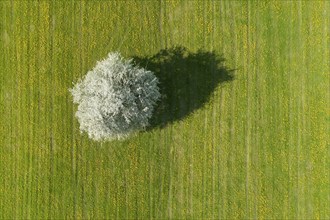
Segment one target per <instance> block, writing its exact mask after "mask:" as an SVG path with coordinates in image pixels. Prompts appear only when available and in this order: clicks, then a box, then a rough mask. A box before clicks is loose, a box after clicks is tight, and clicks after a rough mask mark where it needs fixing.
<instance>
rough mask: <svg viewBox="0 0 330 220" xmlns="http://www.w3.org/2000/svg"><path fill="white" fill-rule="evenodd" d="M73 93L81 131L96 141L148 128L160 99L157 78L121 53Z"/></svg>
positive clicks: (98, 67) (103, 63)
mask: <svg viewBox="0 0 330 220" xmlns="http://www.w3.org/2000/svg"><path fill="white" fill-rule="evenodd" d="M70 92H71V93H72V95H73V102H74V103H76V104H78V111H77V112H76V117H77V118H78V121H79V123H80V131H81V132H84V131H85V132H87V134H88V136H89V137H90V138H91V139H93V140H96V141H104V140H112V139H121V138H124V137H127V136H128V135H129V134H131V133H132V132H134V131H137V130H141V129H143V128H145V127H146V126H148V120H149V119H150V118H151V116H152V112H153V109H154V105H155V104H156V102H157V100H158V99H159V98H160V93H159V88H158V79H157V77H156V76H155V75H154V74H153V73H152V72H151V71H148V70H146V69H144V68H140V67H138V66H136V65H134V64H133V61H132V60H125V59H123V58H122V56H121V55H120V54H119V53H109V55H108V57H107V58H106V59H104V60H102V61H100V62H97V65H96V66H95V67H94V69H93V70H91V71H89V72H88V73H87V75H86V76H85V77H84V78H83V79H82V80H80V81H79V82H78V83H77V84H76V85H75V86H74V87H73V88H72V89H70Z"/></svg>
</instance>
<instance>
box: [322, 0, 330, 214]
mask: <svg viewBox="0 0 330 220" xmlns="http://www.w3.org/2000/svg"><path fill="white" fill-rule="evenodd" d="M329 8H330V2H329V1H325V3H324V9H323V10H324V11H323V13H324V23H325V25H324V28H323V32H324V33H323V39H324V42H323V45H324V46H323V48H324V51H323V55H324V58H323V60H324V62H325V67H326V70H325V71H326V72H327V73H328V75H327V79H328V80H329V74H330V60H329V52H330V46H329V40H330V33H329V25H330V17H329ZM327 89H328V92H327V93H326V94H327V97H326V98H327V99H326V100H327V101H326V102H327V103H326V108H327V111H328V115H327V116H326V117H327V120H328V123H326V124H327V125H326V131H327V132H330V123H329V120H330V116H329V110H330V92H329V91H330V82H328V85H327ZM326 145H327V146H329V145H330V137H329V135H328V138H327V140H326ZM327 153H328V154H327V158H326V159H325V161H324V163H323V164H324V166H323V169H324V170H323V173H326V174H327V175H328V177H329V175H330V171H329V167H330V166H329V160H330V147H328V151H327ZM327 182H328V184H329V180H328V181H327ZM327 192H328V197H327V203H328V204H324V213H325V218H330V211H329V205H330V197H329V194H330V189H329V188H328V190H327ZM326 210H328V213H327V211H326Z"/></svg>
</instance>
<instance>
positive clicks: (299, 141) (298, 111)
mask: <svg viewBox="0 0 330 220" xmlns="http://www.w3.org/2000/svg"><path fill="white" fill-rule="evenodd" d="M298 4H299V7H297V9H298V20H299V21H298V32H299V33H300V35H299V40H300V43H299V45H300V48H299V52H300V53H299V54H302V56H304V55H303V53H304V50H303V49H304V46H303V44H304V40H302V39H301V38H302V36H301V35H302V34H303V33H302V2H301V1H299V2H298ZM300 50H302V51H300ZM303 61H304V60H303ZM303 61H302V63H303V64H304V62H303ZM303 74H304V73H303ZM299 92H301V91H299ZM299 107H300V103H298V104H297V115H298V122H297V152H296V154H297V173H298V174H297V190H298V193H297V218H302V216H301V215H300V211H302V210H301V209H300V201H301V197H302V196H303V195H301V194H300V187H301V186H300V184H299V180H300V178H301V172H300V169H299V167H300V159H299V158H300V148H301V146H302V143H301V133H300V123H299V122H300V116H301V112H300V108H299Z"/></svg>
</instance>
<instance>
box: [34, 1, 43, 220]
mask: <svg viewBox="0 0 330 220" xmlns="http://www.w3.org/2000/svg"><path fill="white" fill-rule="evenodd" d="M37 21H38V26H39V27H41V24H40V23H41V22H40V4H38V7H37ZM40 32H41V31H40V28H38V31H37V46H36V50H37V54H36V67H37V69H38V70H39V69H41V62H40V45H41V44H40ZM37 73H38V74H37V85H36V87H37V88H38V90H39V91H38V99H37V104H38V108H37V113H38V115H37V124H38V125H39V126H40V125H41V121H40V115H41V114H40V111H41V110H40V93H41V88H42V87H41V83H40V74H41V71H40V72H39V71H37ZM40 127H41V126H40ZM39 134H40V133H39V132H38V135H39ZM38 135H37V136H36V145H35V146H34V147H37V148H38V150H37V153H38V156H40V154H41V152H40V147H41V146H40V145H41V143H40V142H39V141H40V137H38ZM38 142H39V143H38ZM38 145H39V146H38ZM36 166H37V169H36V170H37V172H36V189H35V190H36V195H35V198H36V199H35V204H39V189H40V188H41V187H40V179H39V172H40V170H41V169H40V160H39V159H38V160H37V164H36ZM36 206H37V207H36V213H35V216H34V218H40V217H39V206H38V205H36Z"/></svg>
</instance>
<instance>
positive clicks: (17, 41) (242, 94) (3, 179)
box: [0, 0, 330, 219]
mask: <svg viewBox="0 0 330 220" xmlns="http://www.w3.org/2000/svg"><path fill="white" fill-rule="evenodd" d="M329 19H330V2H329V1H268V2H267V1H261V2H259V1H207V0H205V1H202V0H201V1H193V0H187V1H165V0H160V1H1V2H0V218H1V219H11V218H18V219H59V218H79V219H80V218H95V219H101V218H111V219H115V218H125V219H129V218H131V219H133V218H134V219H137V218H138V219H148V218H156V219H167V218H173V219H179V218H189V219H202V218H204V219H206V218H209V219H215V218H221V219H235V218H237V219H243V218H244V219H250V218H253V219H329V218H330V208H329V207H330V197H329V195H330V190H329V185H330V181H329V178H330V176H329V166H330V165H329V164H330V163H329V153H330V152H329V132H330V129H329V123H330V121H329V118H330V113H329V111H330V103H329V102H330V101H329V100H330V94H329V91H330V85H329V80H330V79H329V72H330V70H329V69H330V64H329V59H330V58H329V57H330V53H329V51H330V44H329V43H330V42H329V41H330V34H329V33H330V30H329V27H330V20H329ZM174 46H179V47H184V48H186V50H187V51H189V53H191V54H197V56H195V57H197V58H196V59H195V60H194V61H193V62H195V63H194V64H196V62H197V63H198V62H199V61H200V60H198V59H200V56H199V55H198V54H202V55H203V53H201V52H198V51H199V49H202V50H203V51H206V52H208V51H209V52H212V51H214V53H216V54H220V55H221V56H222V57H223V58H224V59H226V61H225V65H226V67H227V68H228V70H233V71H231V72H232V74H233V76H234V77H233V78H231V79H230V80H225V81H221V82H220V83H218V84H217V85H216V86H214V85H213V84H212V85H213V87H212V88H211V89H212V91H210V87H209V86H208V84H207V83H206V82H208V81H205V83H203V78H204V76H205V77H206V78H208V77H209V76H210V75H209V74H211V73H212V71H211V73H210V72H208V71H202V70H201V68H200V70H198V71H199V75H198V77H199V78H196V79H200V80H190V81H189V84H186V83H185V82H181V84H182V85H181V86H182V88H183V89H184V90H185V91H186V92H183V93H182V94H183V95H182V96H180V95H178V96H177V97H174V96H173V97H172V98H171V99H172V100H170V102H171V107H170V109H167V112H164V115H163V118H165V121H166V120H167V122H168V123H165V125H163V126H156V127H154V128H152V129H149V130H147V131H145V132H140V133H138V134H136V135H133V136H132V137H130V138H128V139H126V140H123V141H113V142H106V143H102V144H101V143H97V142H93V141H91V140H89V139H88V137H87V135H86V134H80V132H79V124H78V122H77V119H76V118H75V116H74V113H75V111H76V108H77V106H75V105H73V103H72V97H71V95H70V93H69V91H68V89H69V88H70V87H72V85H73V84H72V83H73V82H76V81H77V80H78V79H79V78H80V77H81V76H83V75H84V74H86V72H87V71H88V70H90V69H91V68H93V66H94V65H95V64H96V61H98V60H101V59H103V58H104V57H105V56H106V55H107V53H108V52H110V51H114V50H117V51H120V52H121V53H122V54H123V55H124V56H125V57H133V56H137V57H140V58H146V57H151V56H153V55H155V54H158V53H159V52H160V50H161V49H165V48H168V49H170V48H173V47H174ZM187 53H188V52H187ZM206 54H207V53H206ZM181 58H182V57H181ZM181 61H182V62H181ZM181 61H180V62H175V61H173V62H174V63H173V65H172V63H167V64H166V65H167V66H166V69H165V70H164V69H162V65H160V72H159V74H168V72H171V71H177V68H176V67H177V65H179V67H180V68H181V69H179V70H180V71H179V72H182V71H181V70H183V73H187V74H188V71H184V70H187V68H189V62H188V61H187V59H186V58H182V60H181ZM186 61H187V62H186ZM206 61H208V59H206ZM171 62H172V61H171ZM185 62H186V63H185ZM201 63H202V65H208V62H201ZM210 65H211V64H210ZM171 68H172V69H171ZM195 72H196V71H195ZM213 73H214V71H213ZM203 74H204V75H203ZM201 76H202V77H201ZM198 83H199V84H200V85H199V86H196V85H197V84H198ZM174 85H177V86H176V87H173V89H176V91H178V93H177V94H181V93H180V91H181V90H180V89H181V87H180V83H176V84H174ZM178 86H179V87H178ZM194 88H198V90H196V91H195V89H194ZM207 89H209V90H207ZM203 91H204V93H203ZM205 91H208V92H205ZM187 94H188V95H187ZM201 95H203V96H204V97H201ZM182 103H183V104H182ZM194 103H198V104H199V105H194ZM185 108H188V109H190V110H191V111H187V110H184V109H185ZM166 117H167V118H170V119H172V120H168V119H166Z"/></svg>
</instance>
